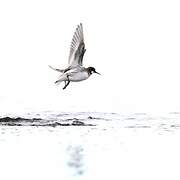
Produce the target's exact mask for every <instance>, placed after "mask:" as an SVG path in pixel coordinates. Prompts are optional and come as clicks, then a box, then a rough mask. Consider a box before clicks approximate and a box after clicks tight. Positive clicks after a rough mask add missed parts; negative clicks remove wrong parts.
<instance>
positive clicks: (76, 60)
mask: <svg viewBox="0 0 180 180" xmlns="http://www.w3.org/2000/svg"><path fill="white" fill-rule="evenodd" d="M85 52H86V49H85V43H84V34H83V25H82V23H80V24H79V25H77V28H76V30H75V32H74V35H73V38H72V41H71V45H70V52H69V58H68V66H67V68H65V69H59V68H54V67H52V66H50V65H49V67H50V68H51V69H53V70H55V71H57V72H60V73H61V74H60V76H59V78H58V80H57V81H55V84H60V83H61V82H63V81H64V83H65V86H64V87H63V90H64V89H66V88H67V86H68V85H69V84H70V82H79V81H83V80H86V79H88V78H89V77H90V76H91V75H92V74H93V73H96V74H99V75H101V74H100V73H98V72H97V71H96V69H95V68H94V67H87V68H86V67H84V66H83V57H84V54H85Z"/></svg>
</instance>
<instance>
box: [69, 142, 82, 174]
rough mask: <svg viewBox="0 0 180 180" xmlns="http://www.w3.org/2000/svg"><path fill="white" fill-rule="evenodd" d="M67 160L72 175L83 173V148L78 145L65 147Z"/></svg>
mask: <svg viewBox="0 0 180 180" xmlns="http://www.w3.org/2000/svg"><path fill="white" fill-rule="evenodd" d="M67 153H68V161H67V165H68V167H69V168H70V169H72V170H73V174H74V175H82V174H84V171H85V167H84V155H83V153H84V149H83V147H82V146H80V145H75V146H73V145H70V146H68V148H67Z"/></svg>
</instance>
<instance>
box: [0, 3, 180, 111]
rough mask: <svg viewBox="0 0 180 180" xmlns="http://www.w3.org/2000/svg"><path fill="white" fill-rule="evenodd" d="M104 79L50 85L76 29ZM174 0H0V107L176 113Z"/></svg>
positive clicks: (179, 95) (178, 60)
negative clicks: (82, 35)
mask: <svg viewBox="0 0 180 180" xmlns="http://www.w3.org/2000/svg"><path fill="white" fill-rule="evenodd" d="M80 22H82V23H83V26H84V36H85V43H86V48H87V52H86V54H85V56H84V65H85V66H94V67H95V68H96V70H97V71H98V72H100V73H101V74H102V76H98V75H92V76H91V77H90V78H89V79H88V80H86V81H83V82H79V83H71V84H70V85H69V86H68V88H67V89H66V90H65V91H63V90H62V87H63V85H64V84H62V85H60V86H55V85H54V81H56V80H57V77H58V74H57V73H56V72H55V71H52V70H51V69H49V68H48V65H52V66H55V67H61V66H66V64H67V60H68V54H69V46H70V42H71V39H72V36H73V33H74V31H75V28H76V25H77V24H79V23H80ZM179 22H180V2H179V1H178V0H177V1H175V0H163V1H162V0H151V1H143V0H137V1H133V0H124V1H119V0H117V1H115V0H108V1H105V0H98V1H96V0H89V1H84V0H76V1H70V0H62V1H59V0H57V1H55V0H49V1H47V0H31V1H24V0H17V1H13V0H2V1H0V83H1V89H0V108H1V110H2V109H8V110H17V109H19V110H20V111H21V110H22V109H29V108H30V109H31V108H33V109H35V110H39V109H50V110H53V109H54V110H55V109H56V110H59V111H61V110H66V111H70V110H75V111H76V110H79V111H83V110H89V111H110V112H111V111H115V112H123V111H130V112H134V111H138V112H151V111H180V85H179V84H180V81H179V77H180V71H179V67H180V23H179Z"/></svg>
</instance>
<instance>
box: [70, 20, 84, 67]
mask: <svg viewBox="0 0 180 180" xmlns="http://www.w3.org/2000/svg"><path fill="white" fill-rule="evenodd" d="M85 51H86V49H85V43H84V35H83V26H82V24H81V23H80V25H78V26H77V28H76V31H75V32H74V35H73V38H72V41H71V46H70V53H69V60H68V65H69V66H77V65H80V66H82V64H83V56H84V53H85Z"/></svg>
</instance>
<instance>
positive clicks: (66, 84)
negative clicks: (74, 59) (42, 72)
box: [63, 76, 70, 90]
mask: <svg viewBox="0 0 180 180" xmlns="http://www.w3.org/2000/svg"><path fill="white" fill-rule="evenodd" d="M67 78H68V81H67V83H66V81H64V82H65V86H64V87H63V90H64V89H66V87H67V86H68V85H69V83H70V80H69V77H68V76H67Z"/></svg>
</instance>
